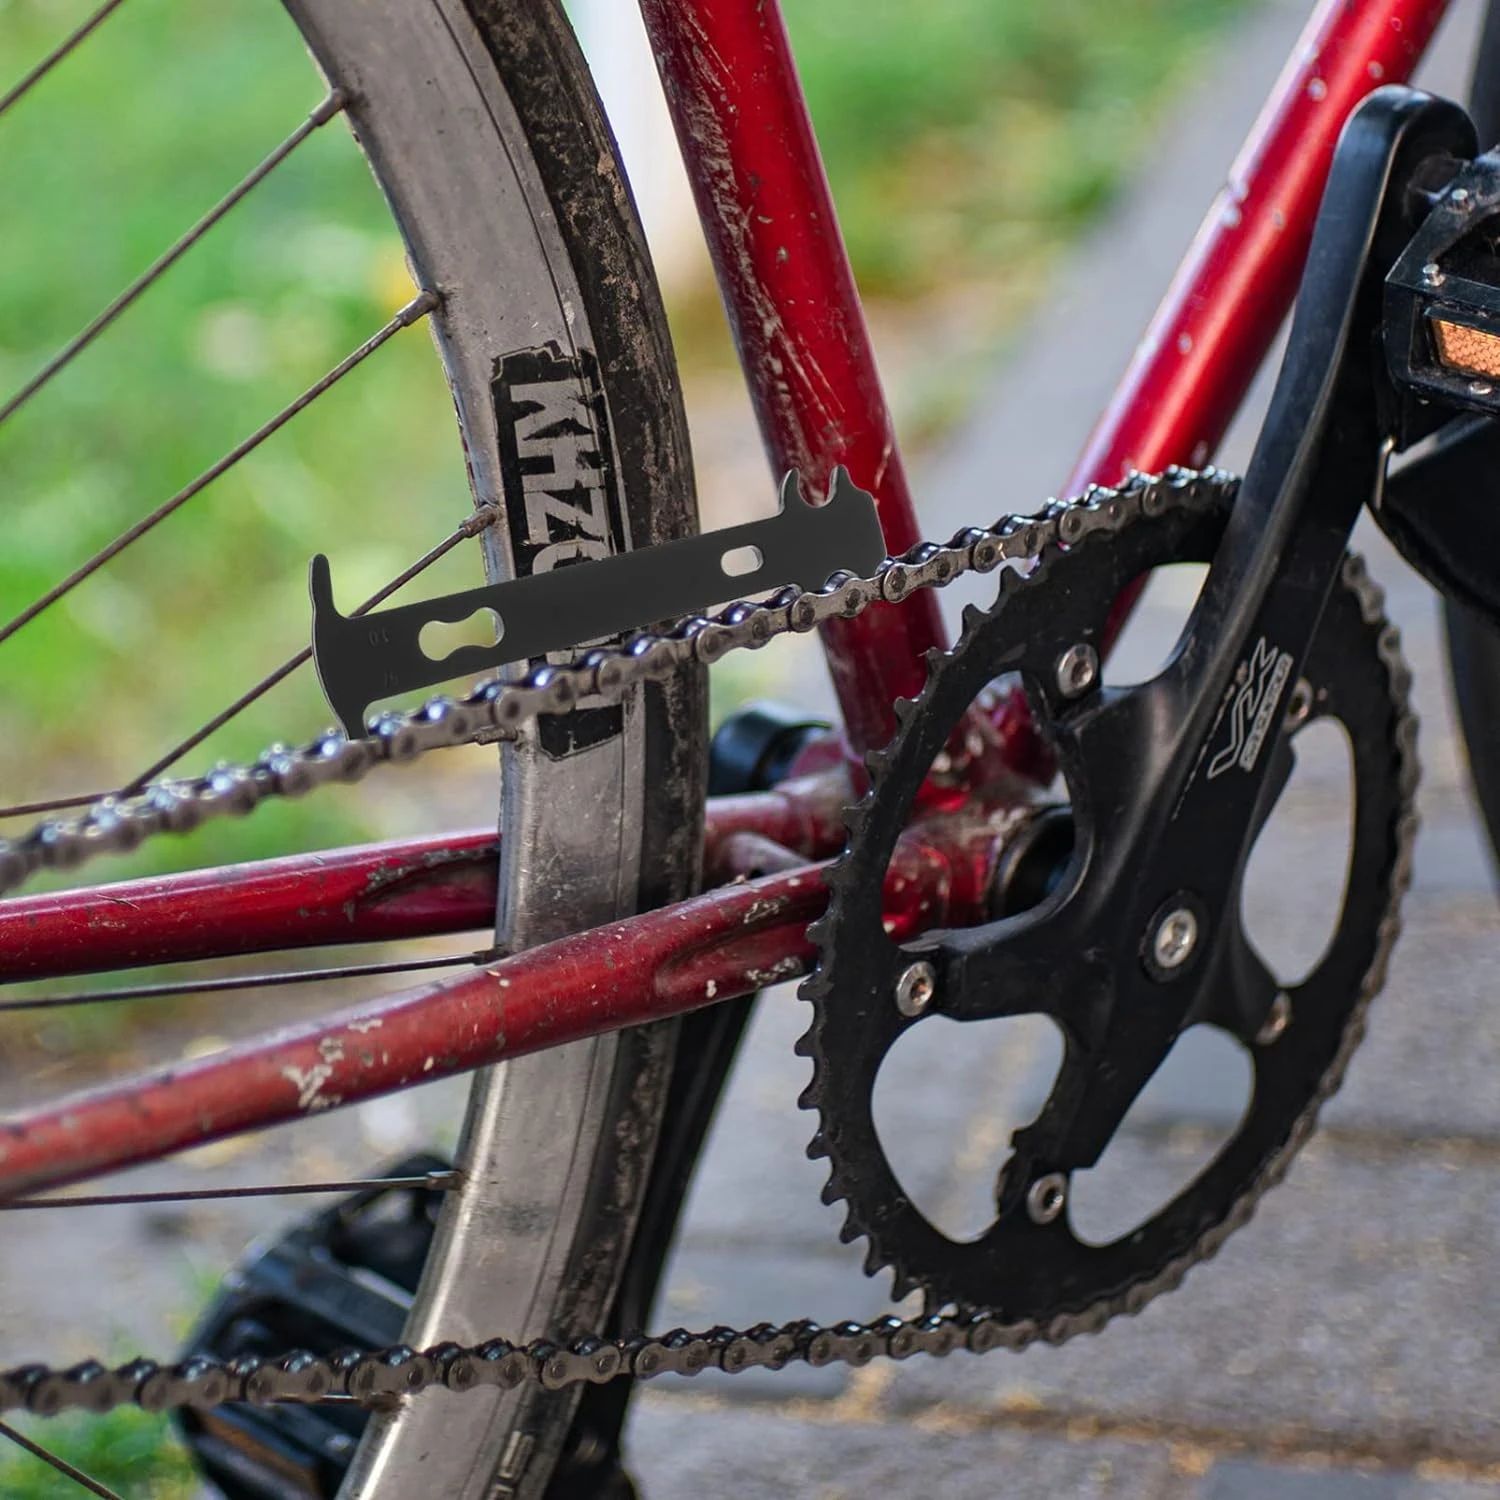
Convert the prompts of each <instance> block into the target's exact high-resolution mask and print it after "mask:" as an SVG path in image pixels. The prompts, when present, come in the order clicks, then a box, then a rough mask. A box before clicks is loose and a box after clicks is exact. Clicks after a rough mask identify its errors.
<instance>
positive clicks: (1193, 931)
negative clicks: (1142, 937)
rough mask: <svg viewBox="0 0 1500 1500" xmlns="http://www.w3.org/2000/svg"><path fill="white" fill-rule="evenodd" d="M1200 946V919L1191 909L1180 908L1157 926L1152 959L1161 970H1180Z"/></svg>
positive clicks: (1174, 909)
mask: <svg viewBox="0 0 1500 1500" xmlns="http://www.w3.org/2000/svg"><path fill="white" fill-rule="evenodd" d="M1197 946H1198V918H1197V917H1196V916H1195V915H1194V914H1193V911H1192V909H1191V908H1190V907H1187V906H1178V907H1174V908H1173V909H1172V910H1171V911H1169V912H1168V913H1167V914H1166V915H1165V916H1164V917H1163V918H1162V919H1161V921H1159V922H1158V923H1157V924H1156V931H1155V932H1154V933H1152V935H1151V957H1152V958H1153V959H1155V960H1156V966H1157V967H1158V968H1159V969H1164V970H1167V971H1169V972H1170V971H1172V970H1175V969H1180V968H1181V967H1182V966H1183V964H1185V963H1186V962H1187V961H1188V959H1190V958H1191V957H1192V956H1193V950H1194V949H1195V948H1196V947H1197Z"/></svg>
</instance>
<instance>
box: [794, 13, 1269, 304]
mask: <svg viewBox="0 0 1500 1500" xmlns="http://www.w3.org/2000/svg"><path fill="white" fill-rule="evenodd" d="M1244 5H1245V0H1041V3H1039V0H884V3H882V4H879V5H871V4H869V3H868V0H784V9H785V13H786V17H787V25H788V29H789V30H790V32H791V35H792V41H793V45H794V47H795V49H796V53H797V57H798V60H799V63H800V66H801V70H802V77H803V82H804V85H805V87H806V90H807V97H808V107H809V109H810V111H811V113H812V117H813V121H814V124H815V125H816V127H817V131H818V138H819V141H820V142H821V144H822V148H823V154H824V159H825V161H826V163H827V167H828V175H829V179H830V181H831V182H832V184H833V187H834V193H835V196H836V198H837V200H838V208H839V217H840V220H841V222H842V224H843V227H844V234H845V237H846V239H847V241H848V244H849V251H850V256H851V258H852V259H853V261H854V265H855V268H856V272H857V274H858V276H859V280H860V286H861V288H862V289H863V290H864V292H865V293H866V295H871V294H873V295H877V296H879V295H891V294H898V295H903V296H913V295H918V294H920V293H922V292H924V291H927V290H930V289H932V288H933V287H936V286H940V285H942V284H943V283H944V282H945V281H947V280H950V279H952V278H962V277H974V276H979V277H981V278H987V277H988V276H989V275H991V274H992V273H993V271H994V268H995V267H996V265H997V264H1003V263H1004V262H1005V261H1006V260H1007V259H1010V258H1014V257H1016V256H1019V255H1025V254H1026V253H1027V251H1028V250H1029V249H1030V248H1032V247H1033V246H1035V245H1036V244H1037V243H1038V242H1041V243H1043V244H1048V245H1050V244H1055V243H1056V241H1057V239H1058V238H1059V237H1061V236H1064V235H1068V234H1071V233H1073V232H1074V231H1076V230H1077V229H1078V228H1079V227H1080V226H1081V225H1083V224H1084V223H1086V222H1087V221H1088V220H1089V219H1090V218H1091V217H1092V216H1093V215H1094V214H1095V213H1096V212H1097V211H1098V210H1099V208H1100V207H1101V206H1102V205H1103V204H1104V203H1105V202H1106V201H1107V199H1108V197H1109V195H1110V193H1111V192H1112V191H1113V190H1114V188H1115V187H1116V186H1117V185H1118V183H1119V182H1120V180H1121V177H1122V173H1123V170H1124V168H1125V167H1126V166H1128V165H1129V164H1130V163H1131V162H1132V161H1133V160H1134V159H1135V156H1136V155H1137V153H1138V152H1139V151H1140V149H1141V146H1142V143H1143V139H1144V127H1145V126H1147V125H1148V124H1149V123H1150V121H1151V119H1152V117H1153V115H1154V106H1155V105H1156V104H1157V103H1158V102H1159V101H1160V100H1161V98H1162V96H1163V86H1164V85H1165V84H1167V83H1169V82H1170V81H1171V80H1173V79H1174V78H1176V77H1178V76H1180V73H1181V71H1182V70H1183V67H1184V65H1185V64H1186V63H1188V62H1189V61H1190V60H1191V59H1192V58H1194V57H1195V56H1197V55H1198V53H1199V49H1200V46H1201V44H1202V42H1203V41H1204V39H1205V38H1206V37H1207V36H1208V35H1209V34H1210V33H1211V31H1212V29H1213V28H1214V27H1216V26H1217V25H1218V24H1219V23H1220V22H1222V21H1223V20H1224V18H1225V17H1226V16H1228V15H1230V14H1232V13H1233V12H1235V11H1237V10H1242V9H1243V8H1244Z"/></svg>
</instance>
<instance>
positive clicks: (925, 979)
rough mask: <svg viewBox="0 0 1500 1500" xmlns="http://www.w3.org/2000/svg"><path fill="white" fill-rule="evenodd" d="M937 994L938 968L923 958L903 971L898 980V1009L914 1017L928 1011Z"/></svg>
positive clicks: (903, 1013)
mask: <svg viewBox="0 0 1500 1500" xmlns="http://www.w3.org/2000/svg"><path fill="white" fill-rule="evenodd" d="M936 994H937V970H935V969H934V968H933V967H932V965H931V964H930V963H928V962H927V960H926V959H921V960H919V961H918V962H917V963H914V964H912V965H911V966H910V967H909V968H906V969H903V970H902V971H901V977H900V978H899V979H898V980H897V981H896V1009H897V1010H899V1011H900V1012H901V1014H902V1015H903V1016H911V1017H913V1018H915V1017H917V1016H920V1015H923V1014H925V1013H926V1010H927V1007H928V1006H929V1005H931V1004H932V998H933V996H934V995H936Z"/></svg>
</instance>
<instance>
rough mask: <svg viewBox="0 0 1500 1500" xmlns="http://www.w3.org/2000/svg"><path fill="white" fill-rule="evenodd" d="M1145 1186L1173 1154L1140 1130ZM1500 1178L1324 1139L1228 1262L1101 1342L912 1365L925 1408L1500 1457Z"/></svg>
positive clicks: (1419, 1155) (916, 1396)
mask: <svg viewBox="0 0 1500 1500" xmlns="http://www.w3.org/2000/svg"><path fill="white" fill-rule="evenodd" d="M1130 1148H1131V1149H1132V1150H1133V1152H1134V1154H1135V1156H1136V1160H1135V1162H1134V1163H1132V1167H1133V1173H1132V1176H1133V1180H1134V1181H1136V1182H1137V1183H1140V1184H1149V1183H1151V1182H1153V1181H1157V1182H1161V1181H1163V1180H1164V1178H1165V1176H1166V1174H1167V1172H1168V1171H1169V1170H1170V1167H1171V1160H1170V1151H1169V1150H1164V1149H1162V1148H1161V1146H1160V1145H1159V1144H1157V1143H1151V1144H1147V1143H1141V1142H1134V1143H1130ZM1497 1230H1500V1171H1497V1170H1496V1168H1495V1167H1494V1166H1493V1165H1489V1164H1484V1165H1479V1164H1475V1163H1472V1162H1465V1161H1461V1160H1459V1159H1456V1158H1449V1157H1447V1156H1445V1154H1444V1153H1443V1152H1442V1151H1440V1150H1433V1151H1425V1152H1417V1151H1412V1152H1409V1153H1406V1154H1404V1155H1397V1156H1395V1157H1393V1158H1392V1159H1388V1160H1382V1161H1369V1160H1362V1159H1358V1158H1357V1157H1355V1156H1354V1155H1353V1154H1352V1153H1350V1152H1345V1151H1343V1150H1341V1149H1339V1148H1338V1147H1336V1146H1328V1145H1326V1144H1324V1145H1319V1144H1316V1143H1315V1144H1314V1145H1313V1146H1311V1147H1309V1149H1308V1150H1307V1151H1306V1152H1305V1153H1304V1155H1303V1157H1302V1159H1301V1160H1300V1161H1299V1163H1298V1164H1297V1166H1296V1167H1295V1168H1294V1169H1293V1171H1292V1173H1291V1176H1290V1178H1289V1180H1288V1181H1287V1182H1286V1183H1284V1184H1283V1185H1282V1186H1281V1187H1279V1188H1277V1189H1276V1190H1275V1191H1274V1192H1272V1193H1271V1194H1270V1195H1269V1196H1268V1197H1267V1198H1266V1200H1265V1202H1264V1204H1263V1206H1262V1208H1261V1210H1260V1213H1259V1214H1258V1215H1257V1217H1256V1218H1255V1220H1254V1221H1253V1222H1252V1223H1251V1224H1250V1225H1249V1226H1247V1227H1246V1228H1245V1229H1243V1230H1241V1231H1240V1232H1239V1233H1238V1234H1237V1235H1235V1236H1234V1237H1233V1238H1232V1239H1231V1240H1230V1241H1229V1243H1228V1245H1227V1246H1226V1247H1225V1249H1224V1250H1223V1252H1222V1253H1221V1255H1220V1256H1219V1258H1218V1259H1217V1260H1216V1261H1215V1262H1213V1263H1212V1264H1210V1265H1207V1266H1203V1267H1200V1268H1198V1269H1197V1270H1195V1271H1194V1272H1193V1273H1192V1274H1191V1275H1190V1276H1189V1277H1188V1280H1187V1282H1186V1283H1185V1285H1184V1286H1183V1287H1182V1288H1181V1289H1180V1290H1179V1291H1177V1292H1176V1293H1174V1294H1172V1295H1171V1296H1168V1297H1164V1298H1160V1299H1158V1300H1157V1301H1156V1302H1154V1303H1152V1304H1151V1305H1150V1306H1149V1307H1148V1308H1147V1309H1146V1310H1145V1311H1144V1312H1143V1313H1142V1314H1141V1315H1140V1316H1139V1317H1137V1318H1133V1319H1122V1320H1118V1321H1117V1322H1115V1323H1114V1324H1112V1325H1111V1326H1110V1327H1108V1328H1107V1329H1106V1330H1105V1331H1104V1332H1103V1333H1102V1334H1100V1335H1099V1336H1098V1337H1095V1338H1083V1339H1078V1340H1075V1341H1074V1342H1072V1343H1070V1344H1067V1345H1064V1346H1063V1347H1061V1348H1039V1349H1033V1350H1031V1351H1029V1352H1027V1353H1025V1354H1023V1355H1021V1356H1019V1357H1015V1358H1005V1359H997V1358H995V1357H993V1356H992V1357H990V1358H989V1359H986V1360H983V1361H981V1360H976V1359H974V1358H972V1357H967V1356H955V1357H954V1358H953V1359H952V1360H949V1361H947V1362H945V1363H942V1364H937V1363H933V1362H926V1363H921V1362H916V1361H913V1362H910V1363H908V1364H905V1365H902V1366H901V1367H900V1370H899V1374H898V1377H897V1378H896V1379H895V1380H894V1381H893V1382H892V1383H891V1386H890V1388H889V1390H888V1392H887V1399H888V1400H889V1402H890V1407H891V1410H892V1412H893V1413H896V1412H901V1413H904V1414H907V1415H912V1414H914V1413H916V1412H918V1411H920V1410H922V1409H923V1408H925V1407H926V1406H928V1405H931V1404H937V1405H940V1406H943V1407H945V1408H950V1409H951V1408H952V1407H954V1406H969V1407H973V1408H976V1409H979V1410H984V1411H990V1412H1000V1413H1004V1412H1006V1411H1008V1410H1010V1411H1022V1412H1026V1411H1037V1410H1041V1411H1045V1412H1046V1413H1047V1414H1048V1417H1049V1419H1050V1420H1052V1421H1054V1422H1056V1421H1061V1420H1065V1419H1070V1418H1078V1419H1089V1420H1094V1421H1099V1422H1104V1423H1106V1424H1145V1425H1147V1426H1150V1427H1152V1428H1153V1430H1154V1429H1160V1430H1162V1431H1163V1432H1167V1433H1177V1434H1182V1435H1184V1436H1185V1437H1193V1436H1195V1437H1196V1438H1197V1439H1198V1440H1201V1441H1203V1442H1205V1443H1219V1442H1222V1443H1224V1444H1225V1445H1228V1446H1232V1445H1233V1444H1236V1443H1251V1444H1276V1443H1281V1444H1288V1443H1291V1444H1298V1445H1303V1446H1306V1447H1311V1448H1318V1449H1326V1448H1345V1449H1347V1450H1349V1451H1350V1452H1351V1454H1356V1455H1357V1454H1366V1455H1370V1456H1376V1457H1383V1458H1384V1459H1385V1461H1387V1462H1394V1461H1399V1460H1403V1459H1404V1460H1406V1461H1408V1462H1409V1463H1413V1464H1414V1463H1415V1462H1416V1461H1417V1460H1418V1459H1420V1458H1423V1457H1432V1458H1435V1459H1450V1460H1462V1461H1465V1462H1481V1463H1494V1462H1497V1461H1500V1401H1497V1399H1496V1390H1497V1387H1496V1382H1495V1370H1496V1369H1497V1368H1500V1280H1497V1278H1496V1276H1495V1266H1494V1255H1493V1246H1494V1244H1495V1239H1496V1233H1497Z"/></svg>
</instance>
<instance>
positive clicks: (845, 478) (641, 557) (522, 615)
mask: <svg viewBox="0 0 1500 1500" xmlns="http://www.w3.org/2000/svg"><path fill="white" fill-rule="evenodd" d="M884 559H885V538H884V537H883V536H882V534H881V530H880V521H879V518H878V517H877V515H876V513H875V501H874V499H873V498H872V497H871V496H869V495H867V494H866V493H865V492H864V491H863V490H861V489H859V488H857V487H856V485H855V484H854V482H853V480H851V479H850V478H849V474H848V471H847V470H845V469H843V468H838V469H835V470H834V471H833V477H832V479H831V480H830V482H829V490H828V500H827V503H826V504H824V505H809V504H808V503H807V502H806V501H805V500H804V499H803V498H802V491H801V487H800V484H799V481H798V476H797V473H796V471H795V470H793V471H792V472H791V473H789V474H788V475H787V476H786V478H785V479H784V480H782V483H781V510H780V512H779V513H778V514H777V515H774V516H771V517H769V518H767V519H766V520H764V521H749V522H746V523H745V524H744V525H741V526H727V527H724V528H722V529H721V530H719V531H712V532H709V533H707V534H706V535H704V536H695V537H683V538H681V539H680V540H678V541H672V542H662V543H660V544H659V545H657V546H654V547H642V548H640V549H639V550H638V551H635V552H622V553H619V554H617V555H616V556H614V557H606V558H600V559H597V560H595V561H590V562H579V563H570V564H568V565H566V566H564V567H560V568H555V569H553V570H552V571H551V572H548V573H532V574H529V575H527V576H526V577H523V578H514V579H510V580H508V581H507V582H505V583H495V584H488V585H485V586H483V587H481V588H473V589H465V590H463V591H462V592H461V593H457V594H445V595H442V596H441V597H439V598H436V599H424V600H421V601H420V602H418V603H415V604H402V605H397V606H395V607H393V608H391V609H384V610H379V611H375V612H372V613H370V614H367V615H360V616H358V617H354V618H351V617H350V616H347V615H342V614H340V613H339V611H338V607H337V605H335V604H334V602H333V577H332V573H331V571H330V568H329V564H328V559H327V557H325V556H324V555H323V554H322V553H321V552H320V553H319V554H318V555H317V556H316V557H314V558H313V560H312V564H311V567H310V569H309V576H308V584H309V588H310V589H311V592H312V606H313V633H312V650H313V661H314V662H315V664H316V666H317V669H318V680H319V681H320V682H321V683H322V685H323V692H324V694H325V695H326V696H327V698H328V702H329V704H330V705H331V707H332V708H333V711H334V713H335V714H336V715H337V716H338V720H339V722H340V723H341V724H342V725H343V726H344V732H345V733H346V734H348V735H349V737H350V738H351V739H357V738H359V737H360V736H362V735H364V734H366V733H367V732H368V731H367V730H366V727H365V712H366V710H367V709H368V708H369V706H370V705H371V704H372V703H374V702H376V701H377V700H378V699H381V698H386V697H390V696H392V695H394V694H398V693H415V692H417V691H419V690H420V689H422V688H427V687H432V686H433V685H434V684H436V683H439V682H445V681H447V680H448V679H449V678H452V677H463V676H471V675H473V674H475V673H480V672H486V671H491V670H493V669H494V668H496V667H501V666H505V665H507V664H508V663H511V662H521V661H530V660H532V659H534V658H535V657H539V656H545V655H547V653H548V652H552V651H564V650H568V649H570V648H572V647H577V646H579V645H581V643H583V642H585V641H597V640H601V639H604V638H605V637H609V636H618V635H624V634H627V633H628V632H630V631H634V630H641V629H644V628H645V627H647V626H649V625H651V624H652V623H653V622H655V621H658V620H666V619H676V618H678V617H680V616H683V615H693V614H701V613H702V612H703V611H704V610H706V609H709V608H711V607H712V606H713V605H715V604H719V603H722V602H723V601H725V600H727V599H732V598H734V597H736V596H738V595H744V594H758V593H762V592H764V591H766V590H768V589H777V588H782V587H784V586H785V585H787V584H797V585H798V586H800V587H801V588H804V589H819V588H822V586H823V585H824V584H825V583H826V582H827V581H828V579H829V577H830V576H831V575H832V574H834V573H838V572H841V571H848V572H852V573H856V574H858V575H860V576H861V577H867V576H869V575H870V574H872V573H874V572H875V571H876V570H877V569H878V568H879V567H880V564H881V563H882V562H883V561H884ZM482 609H488V610H491V611H493V613H494V615H495V619H496V639H495V644H494V645H479V646H475V645H470V646H460V647H459V648H458V649H457V650H456V651H452V652H450V653H449V654H448V655H446V656H444V657H443V658H442V659H441V660H437V659H434V658H433V657H431V656H429V655H428V654H427V653H426V652H425V651H424V650H423V649H422V645H421V634H422V630H423V628H424V627H425V626H427V625H430V624H434V623H446V624H457V623H459V622H460V621H463V620H467V619H468V618H469V617H470V616H471V615H472V614H474V613H475V612H476V611H477V610H482Z"/></svg>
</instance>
